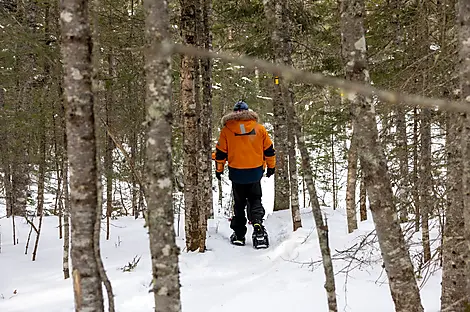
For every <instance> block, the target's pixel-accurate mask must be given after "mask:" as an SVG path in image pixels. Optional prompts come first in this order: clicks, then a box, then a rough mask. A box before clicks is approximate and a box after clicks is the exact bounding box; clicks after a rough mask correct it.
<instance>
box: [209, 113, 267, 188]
mask: <svg viewBox="0 0 470 312" xmlns="http://www.w3.org/2000/svg"><path fill="white" fill-rule="evenodd" d="M222 125H223V128H222V130H221V132H220V135H219V140H218V142H217V144H216V152H215V161H216V171H217V172H223V171H224V166H225V162H226V161H228V167H229V178H230V180H232V181H233V182H235V183H241V184H245V183H254V182H256V181H259V180H260V179H261V177H262V176H263V172H264V168H265V166H267V167H268V168H274V167H275V166H276V155H275V150H274V146H273V143H272V141H271V138H270V137H269V134H268V132H267V131H266V128H265V127H264V126H263V125H261V124H259V123H258V115H257V114H256V113H255V112H253V111H248V110H247V111H240V112H232V113H229V114H228V115H226V116H224V117H223V118H222Z"/></svg>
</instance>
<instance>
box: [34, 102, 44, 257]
mask: <svg viewBox="0 0 470 312" xmlns="http://www.w3.org/2000/svg"><path fill="white" fill-rule="evenodd" d="M40 105H41V112H40V114H41V117H40V118H41V119H42V120H41V124H40V126H39V136H40V142H39V177H38V206H37V215H38V216H39V224H38V229H37V233H36V242H35V243H34V249H33V258H32V260H33V261H35V260H36V255H37V251H38V247H39V237H40V236H41V228H42V218H43V216H44V184H45V182H44V180H45V167H46V129H45V128H46V125H45V123H46V122H45V118H44V117H45V112H44V107H43V106H44V103H40Z"/></svg>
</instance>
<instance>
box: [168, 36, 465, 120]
mask: <svg viewBox="0 0 470 312" xmlns="http://www.w3.org/2000/svg"><path fill="white" fill-rule="evenodd" d="M159 46H160V49H161V50H163V51H164V52H165V53H180V54H187V55H192V56H196V57H200V58H217V59H221V60H223V61H226V62H233V63H237V64H240V65H243V66H246V67H249V68H254V67H257V68H258V69H261V70H264V71H266V72H270V73H272V74H274V75H278V76H282V77H283V78H284V79H286V80H296V81H303V82H307V83H311V84H314V85H317V86H332V87H336V88H339V89H341V90H343V91H344V92H345V93H346V95H347V96H349V95H354V94H356V93H358V94H362V95H364V96H368V97H372V98H373V97H375V98H376V99H378V100H380V101H382V102H387V103H389V104H395V105H413V106H420V107H426V108H431V109H439V110H443V111H452V112H466V113H470V105H468V103H466V102H464V101H449V100H446V99H439V98H429V97H424V96H419V95H412V94H406V93H399V92H394V91H387V90H382V89H378V88H375V87H373V86H371V85H367V84H362V83H357V82H352V81H348V80H345V79H339V78H335V77H331V76H325V75H322V74H320V73H311V72H307V71H304V70H300V69H295V68H293V67H291V66H286V65H280V64H274V63H271V62H267V61H264V60H260V59H257V58H253V57H248V56H240V55H234V54H231V53H227V52H219V53H216V52H211V51H207V50H204V49H200V48H195V47H190V46H186V45H182V44H176V43H174V44H168V43H162V44H160V45H159ZM348 93H349V94H348Z"/></svg>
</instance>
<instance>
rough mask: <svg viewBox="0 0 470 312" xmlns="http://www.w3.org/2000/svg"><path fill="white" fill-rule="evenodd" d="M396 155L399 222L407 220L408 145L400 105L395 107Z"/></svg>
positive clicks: (402, 110) (404, 118)
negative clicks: (397, 163) (398, 171)
mask: <svg viewBox="0 0 470 312" xmlns="http://www.w3.org/2000/svg"><path fill="white" fill-rule="evenodd" d="M396 145H397V157H398V162H399V166H400V177H399V188H398V212H399V217H400V221H401V222H406V221H408V206H409V199H408V194H409V192H408V145H407V134H406V114H405V111H404V109H403V108H402V107H401V106H400V107H399V108H398V109H397V144H396Z"/></svg>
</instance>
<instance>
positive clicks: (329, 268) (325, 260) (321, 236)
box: [287, 102, 338, 312]
mask: <svg viewBox="0 0 470 312" xmlns="http://www.w3.org/2000/svg"><path fill="white" fill-rule="evenodd" d="M287 104H288V105H287V109H288V110H289V115H290V116H292V124H293V126H294V127H293V129H292V130H293V131H294V133H295V137H296V138H297V143H298V145H299V150H300V155H301V157H302V169H303V174H304V179H305V181H306V182H307V187H308V192H309V195H310V201H311V203H312V214H313V218H314V219H315V225H316V228H317V235H318V242H319V245H320V251H321V255H322V264H323V270H324V272H325V286H324V287H325V289H326V293H327V297H328V311H329V312H336V311H338V306H337V302H336V286H335V275H334V270H333V262H332V260H331V251H330V247H329V242H328V224H327V223H326V221H324V220H323V217H322V211H321V208H320V203H319V202H318V197H317V191H316V189H315V183H314V181H313V173H312V172H313V170H312V165H311V163H310V154H309V152H308V150H307V146H306V145H305V138H304V137H303V136H302V127H301V125H300V122H299V118H298V116H297V114H296V112H295V107H294V105H293V103H291V102H288V103H287Z"/></svg>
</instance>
